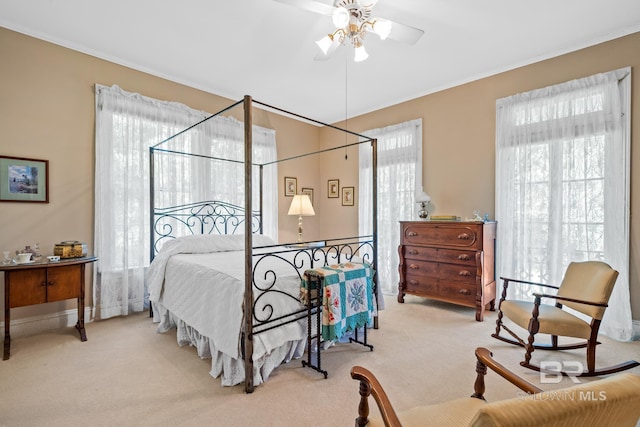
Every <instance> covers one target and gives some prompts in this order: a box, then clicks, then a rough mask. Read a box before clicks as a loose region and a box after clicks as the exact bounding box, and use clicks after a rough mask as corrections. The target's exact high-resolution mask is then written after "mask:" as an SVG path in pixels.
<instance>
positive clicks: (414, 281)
mask: <svg viewBox="0 0 640 427" xmlns="http://www.w3.org/2000/svg"><path fill="white" fill-rule="evenodd" d="M409 284H410V285H417V284H418V281H417V280H409Z"/></svg>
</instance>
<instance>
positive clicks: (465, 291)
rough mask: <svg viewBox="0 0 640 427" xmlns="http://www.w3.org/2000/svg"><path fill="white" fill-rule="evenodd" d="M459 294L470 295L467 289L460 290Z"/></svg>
mask: <svg viewBox="0 0 640 427" xmlns="http://www.w3.org/2000/svg"><path fill="white" fill-rule="evenodd" d="M460 293H461V294H462V295H471V291H470V290H469V289H460Z"/></svg>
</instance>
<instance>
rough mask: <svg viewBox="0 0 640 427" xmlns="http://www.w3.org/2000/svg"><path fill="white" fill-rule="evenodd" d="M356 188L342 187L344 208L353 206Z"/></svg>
mask: <svg viewBox="0 0 640 427" xmlns="http://www.w3.org/2000/svg"><path fill="white" fill-rule="evenodd" d="M354 196H355V187H342V206H353V205H354V200H353V199H354Z"/></svg>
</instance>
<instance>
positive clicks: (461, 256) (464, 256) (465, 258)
mask: <svg viewBox="0 0 640 427" xmlns="http://www.w3.org/2000/svg"><path fill="white" fill-rule="evenodd" d="M458 259H459V260H460V261H469V255H467V254H462V255H458Z"/></svg>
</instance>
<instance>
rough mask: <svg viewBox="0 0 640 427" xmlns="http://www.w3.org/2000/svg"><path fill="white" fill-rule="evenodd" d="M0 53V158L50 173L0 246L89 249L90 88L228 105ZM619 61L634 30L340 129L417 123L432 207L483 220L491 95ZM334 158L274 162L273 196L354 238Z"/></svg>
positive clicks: (118, 72)
mask: <svg viewBox="0 0 640 427" xmlns="http://www.w3.org/2000/svg"><path fill="white" fill-rule="evenodd" d="M0 58H2V67H0V96H1V97H2V98H1V102H0V129H2V139H1V142H0V154H4V155H12V156H19V157H32V158H37V159H48V160H49V161H50V173H51V175H50V182H51V186H50V200H51V202H50V203H48V204H30V203H24V204H21V203H0V249H17V248H19V247H23V246H24V245H26V244H33V243H35V242H40V245H41V247H42V248H43V251H44V252H47V249H49V248H52V247H53V245H54V244H55V243H56V242H59V241H62V240H68V239H77V240H81V241H84V242H88V243H90V244H91V243H92V242H93V163H94V149H93V137H94V84H95V83H100V84H104V85H107V86H110V85H112V84H117V85H119V86H120V87H122V88H123V89H124V90H127V91H131V92H138V93H141V94H143V95H146V96H150V97H153V98H157V99H166V100H172V101H178V102H182V103H185V104H187V105H189V106H190V107H192V108H196V109H201V110H205V111H210V112H215V111H218V110H219V109H221V108H223V107H226V106H227V105H228V104H229V102H230V101H229V100H228V99H224V98H221V97H218V96H215V95H211V94H208V93H205V92H202V91H199V90H196V89H193V88H189V87H186V86H184V85H180V84H177V83H172V82H169V81H166V80H163V79H160V78H157V77H153V76H150V75H148V74H145V73H141V72H138V71H135V70H131V69H128V68H126V67H122V66H119V65H116V64H113V63H109V62H107V61H103V60H99V59H96V58H94V57H91V56H88V55H84V54H81V53H78V52H74V51H71V50H69V49H65V48H62V47H59V46H55V45H52V44H49V43H46V42H43V41H40V40H37V39H34V38H31V37H27V36H24V35H21V34H18V33H15V32H12V31H9V30H6V29H3V28H0ZM625 66H632V67H634V78H637V73H635V69H636V68H637V67H638V66H640V33H636V34H633V35H630V36H627V37H623V38H620V39H617V40H614V41H611V42H608V43H604V44H601V45H597V46H594V47H590V48H587V49H583V50H581V51H578V52H574V53H570V54H566V55H562V56H560V57H557V58H554V59H550V60H547V61H542V62H539V63H537V64H533V65H530V66H526V67H522V68H519V69H516V70H513V71H509V72H505V73H502V74H499V75H496V76H492V77H489V78H485V79H481V80H478V81H475V82H472V83H469V84H465V85H461V86H458V87H455V88H452V89H448V90H444V91H441V92H438V93H434V94H431V95H428V96H423V97H420V98H417V99H415V100H412V101H409V102H405V103H403V104H399V105H396V106H392V107H389V108H386V109H383V110H379V111H376V112H373V113H370V114H366V115H363V116H361V117H356V118H351V119H349V129H350V130H353V131H356V132H362V131H364V130H366V129H371V128H379V127H383V126H387V125H391V124H395V123H399V122H403V121H407V120H411V119H415V118H422V120H423V164H424V177H423V183H424V188H425V191H426V192H427V193H429V194H430V195H431V197H432V200H433V205H434V207H435V212H436V213H438V214H456V215H460V216H469V215H471V214H472V213H473V211H474V210H475V209H479V210H480V211H481V213H485V212H486V213H488V214H489V215H490V216H491V217H493V216H494V157H495V150H494V144H495V101H496V99H498V98H501V97H505V96H509V95H512V94H515V93H518V92H524V91H528V90H531V89H535V88H540V87H544V86H548V85H551V84H555V83H560V82H564V81H567V80H570V79H574V78H579V77H584V76H588V75H591V74H594V73H598V72H603V71H610V70H613V69H616V68H621V67H625ZM388 84H392V83H390V82H389V83H388ZM639 86H640V85H638V84H634V85H633V96H632V102H633V105H632V114H633V116H632V127H634V125H635V126H640V105H639V103H640V93H639V91H640V89H638V87H639ZM254 117H255V121H256V123H257V124H260V125H263V126H266V127H271V128H275V129H277V139H278V157H279V158H287V157H292V156H296V155H298V154H301V153H304V152H308V151H310V150H313V147H317V148H318V149H323V148H328V147H335V146H339V145H342V144H344V143H345V138H344V135H341V134H340V135H336V134H335V132H334V131H332V130H330V129H318V128H316V127H314V126H312V125H307V124H304V123H299V122H295V121H293V120H290V119H288V118H285V117H282V116H278V115H273V114H267V113H256V114H254ZM338 125H339V124H338ZM638 138H640V137H639V136H638V133H637V132H635V133H633V132H632V193H633V195H632V211H635V210H637V208H638V203H640V198H639V197H635V196H636V195H637V194H638V191H640V190H638V189H640V177H639V176H638V175H637V174H633V170H634V166H636V167H637V166H638V165H639V164H640V152H639V151H638V150H635V147H636V146H637V144H638ZM348 142H349V143H351V142H354V141H353V140H351V139H349V140H348ZM344 154H345V153H344V151H343V150H336V151H331V152H328V153H325V154H323V155H322V156H320V157H308V158H303V159H299V160H296V161H292V162H284V163H282V164H281V165H280V166H279V189H278V192H279V193H281V192H282V191H283V186H284V183H283V178H284V176H293V177H296V178H297V180H298V188H302V187H310V188H313V189H314V193H315V194H314V199H315V201H316V213H318V215H317V216H315V217H308V218H305V219H304V225H305V233H304V237H305V238H308V239H315V238H319V237H321V236H322V235H330V236H335V237H338V236H341V235H344V234H349V233H350V232H351V231H353V232H357V204H356V206H353V207H343V206H341V203H340V199H327V188H326V187H327V179H332V178H335V179H340V184H341V186H346V185H349V186H354V187H356V200H357V193H358V188H357V187H358V183H357V181H358V176H357V167H356V165H357V153H356V149H355V148H351V149H349V150H348V159H347V160H345V159H344ZM289 203H290V198H284V197H282V196H281V197H279V211H280V214H281V215H280V240H281V241H290V240H293V239H295V237H296V227H297V218H294V217H287V216H286V212H287V211H288V207H289ZM329 213H331V214H329ZM399 219H400V218H399ZM631 227H632V228H631V234H632V235H631V259H632V261H631V292H632V306H633V313H634V316H633V317H634V318H635V319H640V269H639V268H638V266H639V265H640V262H639V261H640V222H639V220H638V219H636V218H633V217H632V225H631ZM320 230H323V233H322V234H320ZM334 233H335V234H334ZM49 252H50V249H49ZM1 289H2V288H0V292H2V291H1ZM89 294H90V293H89ZM72 306H73V305H72V304H69V303H53V304H48V305H45V306H39V307H27V308H22V309H18V310H15V311H13V312H12V317H13V318H19V317H26V316H39V315H46V314H47V313H55V312H58V311H61V310H64V309H67V308H70V307H72Z"/></svg>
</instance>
